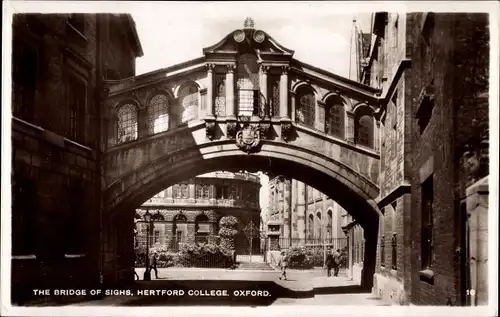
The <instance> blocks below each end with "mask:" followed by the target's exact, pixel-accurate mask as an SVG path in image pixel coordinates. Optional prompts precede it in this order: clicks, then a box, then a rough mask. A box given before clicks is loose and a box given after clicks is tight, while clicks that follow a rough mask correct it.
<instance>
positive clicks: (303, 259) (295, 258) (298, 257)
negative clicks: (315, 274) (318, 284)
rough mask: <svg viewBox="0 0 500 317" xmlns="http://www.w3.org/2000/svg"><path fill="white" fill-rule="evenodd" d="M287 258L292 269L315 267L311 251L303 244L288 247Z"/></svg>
mask: <svg viewBox="0 0 500 317" xmlns="http://www.w3.org/2000/svg"><path fill="white" fill-rule="evenodd" d="M285 260H286V261H287V263H288V267H289V268H291V269H311V268H313V267H314V263H313V261H312V257H311V253H310V252H308V250H307V249H306V248H305V247H302V246H301V247H291V248H290V249H288V251H287V252H286V257H285Z"/></svg>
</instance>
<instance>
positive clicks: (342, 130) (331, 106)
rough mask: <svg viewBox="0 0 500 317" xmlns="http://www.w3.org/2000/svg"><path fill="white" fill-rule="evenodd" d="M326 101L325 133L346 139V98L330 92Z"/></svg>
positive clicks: (324, 100) (324, 99)
mask: <svg viewBox="0 0 500 317" xmlns="http://www.w3.org/2000/svg"><path fill="white" fill-rule="evenodd" d="M323 102H324V103H325V133H326V134H329V135H332V136H335V137H339V138H342V139H344V138H345V135H346V126H347V124H346V122H347V120H348V119H347V109H348V108H349V106H348V103H347V102H346V98H344V97H343V96H341V95H339V94H336V93H328V94H327V95H326V96H325V98H323Z"/></svg>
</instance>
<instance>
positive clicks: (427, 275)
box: [418, 269, 434, 285]
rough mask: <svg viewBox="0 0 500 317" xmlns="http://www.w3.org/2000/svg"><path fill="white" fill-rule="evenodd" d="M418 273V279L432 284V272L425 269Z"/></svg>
mask: <svg viewBox="0 0 500 317" xmlns="http://www.w3.org/2000/svg"><path fill="white" fill-rule="evenodd" d="M418 274H419V275H420V280H421V281H423V282H426V283H429V284H432V285H434V272H433V271H431V270H429V269H426V270H422V271H419V272H418Z"/></svg>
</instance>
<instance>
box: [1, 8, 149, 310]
mask: <svg viewBox="0 0 500 317" xmlns="http://www.w3.org/2000/svg"><path fill="white" fill-rule="evenodd" d="M12 31H13V32H12V34H13V42H12V44H13V45H12V116H13V118H12V175H11V177H12V293H11V295H12V300H13V302H14V303H21V302H23V301H24V300H26V299H27V298H28V297H29V296H31V295H33V291H32V289H34V288H38V289H43V288H50V287H56V288H72V289H75V288H79V287H80V286H82V287H83V286H89V285H90V286H91V285H96V283H99V270H100V260H101V259H100V257H99V253H98V252H95V250H98V249H99V245H100V240H99V234H95V233H96V232H99V230H100V229H99V228H100V227H99V226H100V218H99V209H100V205H99V201H100V199H101V198H100V197H101V186H100V183H99V179H101V169H100V168H99V166H101V144H102V142H101V139H100V135H101V134H100V129H101V126H100V124H99V123H100V122H101V107H100V106H101V104H100V95H101V92H102V79H106V78H110V79H111V78H112V79H122V78H125V77H129V76H133V75H135V58H136V57H139V56H142V48H141V44H140V42H139V39H138V37H137V33H136V29H135V23H134V21H133V20H132V18H131V16H130V15H111V14H102V15H95V14H90V15H82V14H53V15H50V14H49V15H47V14H15V15H14V16H13V25H12ZM111 74H112V77H110V76H111ZM81 272H85V274H81Z"/></svg>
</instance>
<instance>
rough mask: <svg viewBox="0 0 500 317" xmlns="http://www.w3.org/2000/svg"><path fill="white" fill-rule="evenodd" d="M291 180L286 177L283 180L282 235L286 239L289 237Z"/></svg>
mask: <svg viewBox="0 0 500 317" xmlns="http://www.w3.org/2000/svg"><path fill="white" fill-rule="evenodd" d="M290 187H291V181H290V179H288V178H286V179H285V180H284V186H283V192H284V199H283V237H284V238H286V239H290V238H291V234H290V231H291V230H290V229H291V228H290V219H291V218H290V200H291V194H292V193H291V188H290Z"/></svg>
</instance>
